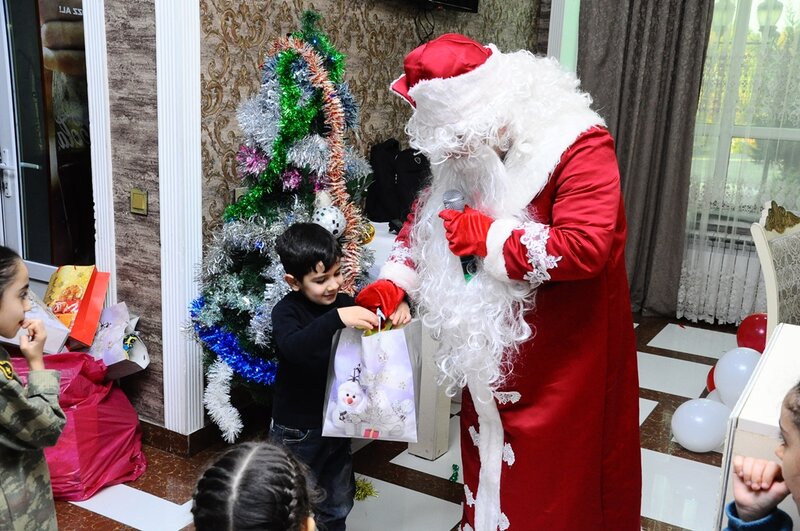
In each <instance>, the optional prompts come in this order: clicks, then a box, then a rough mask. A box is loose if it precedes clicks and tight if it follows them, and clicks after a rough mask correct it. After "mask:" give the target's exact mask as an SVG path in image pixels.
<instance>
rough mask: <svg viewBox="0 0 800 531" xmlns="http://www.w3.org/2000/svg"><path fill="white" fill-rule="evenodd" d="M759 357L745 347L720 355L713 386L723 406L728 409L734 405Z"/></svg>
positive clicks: (754, 351)
mask: <svg viewBox="0 0 800 531" xmlns="http://www.w3.org/2000/svg"><path fill="white" fill-rule="evenodd" d="M760 357H761V355H760V354H759V353H758V351H757V350H753V349H751V348H746V347H737V348H734V349H731V350H729V351H728V352H726V353H725V354H723V355H722V357H721V358H720V359H719V361H718V362H717V366H716V368H715V369H714V386H715V387H716V388H717V390H718V391H719V396H720V398H722V403H723V404H725V405H726V406H728V407H729V408H733V407H734V406H735V405H736V402H737V401H738V400H739V397H740V396H742V391H744V388H745V386H746V385H747V381H748V380H749V379H750V376H751V375H752V374H753V371H754V370H755V368H756V365H758V360H759V358H760Z"/></svg>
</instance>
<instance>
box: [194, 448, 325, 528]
mask: <svg viewBox="0 0 800 531" xmlns="http://www.w3.org/2000/svg"><path fill="white" fill-rule="evenodd" d="M308 473H309V472H308V468H307V467H306V466H305V465H304V464H303V463H301V462H300V461H298V460H297V459H296V458H295V457H294V456H292V455H291V454H290V453H289V452H287V451H286V450H285V449H284V448H283V447H281V446H277V445H275V444H272V443H266V442H259V443H244V444H240V445H237V446H234V447H233V448H231V449H229V450H228V451H226V452H225V453H224V454H223V455H222V456H221V457H220V458H219V459H218V460H217V461H216V462H215V463H214V464H212V465H211V466H210V467H209V468H208V469H207V470H206V471H205V472H204V473H203V476H202V477H201V478H200V480H199V481H198V482H197V488H196V489H195V492H194V496H193V502H192V515H193V516H194V526H195V529H196V530H197V531H221V530H236V531H315V530H316V526H315V524H314V515H313V507H314V504H316V503H317V502H318V501H319V499H320V494H319V493H318V492H317V491H316V490H314V489H313V487H312V486H311V482H310V481H309V479H308Z"/></svg>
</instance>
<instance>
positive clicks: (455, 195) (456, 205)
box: [442, 189, 464, 212]
mask: <svg viewBox="0 0 800 531" xmlns="http://www.w3.org/2000/svg"><path fill="white" fill-rule="evenodd" d="M442 203H444V207H445V208H448V209H451V210H458V211H459V212H463V211H464V194H462V193H461V190H456V189H453V190H447V191H446V192H445V193H443V194H442Z"/></svg>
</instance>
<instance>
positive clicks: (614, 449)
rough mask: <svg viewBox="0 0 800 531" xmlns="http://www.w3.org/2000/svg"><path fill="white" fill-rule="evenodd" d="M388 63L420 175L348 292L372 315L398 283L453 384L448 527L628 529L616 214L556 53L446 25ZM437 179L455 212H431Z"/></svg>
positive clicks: (630, 504)
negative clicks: (452, 506)
mask: <svg viewBox="0 0 800 531" xmlns="http://www.w3.org/2000/svg"><path fill="white" fill-rule="evenodd" d="M404 69H405V75H403V76H401V77H400V78H399V79H398V80H397V81H395V83H394V84H393V85H392V89H393V90H394V91H395V92H397V93H398V94H400V95H401V96H402V97H404V98H405V99H406V100H407V101H408V102H410V103H411V104H412V105H413V106H414V114H413V116H412V118H411V119H410V121H409V123H408V126H407V128H406V130H407V132H408V133H409V136H410V143H411V146H412V147H414V148H415V149H417V150H419V151H421V152H422V153H424V154H425V155H427V156H428V157H429V158H430V160H431V164H432V172H433V177H432V181H431V185H430V187H429V188H428V189H427V190H426V191H425V192H423V193H422V194H421V195H420V197H419V199H418V202H417V204H416V205H415V208H414V211H413V212H412V214H411V216H410V217H409V219H408V221H407V222H406V224H405V226H404V227H403V230H402V231H401V232H400V234H399V236H398V238H397V242H396V244H395V248H394V250H393V252H392V255H391V257H390V260H389V262H387V264H386V265H385V266H384V267H383V269H382V270H381V275H380V277H381V279H382V280H379V281H377V282H376V283H374V284H372V285H370V286H368V287H367V288H366V289H365V290H364V291H363V292H362V293H361V294H360V295H359V298H358V299H357V302H359V303H360V304H362V305H365V306H368V307H376V306H381V307H382V309H383V311H384V312H385V313H386V314H387V315H388V314H389V313H391V312H392V311H393V309H394V306H395V305H396V304H397V302H398V301H399V300H401V299H402V297H403V296H405V294H408V296H409V297H411V298H412V299H413V300H415V301H416V302H417V303H418V304H419V311H420V316H421V318H422V319H423V322H424V323H425V324H426V325H427V326H428V327H430V328H431V330H432V332H433V335H434V337H436V338H437V339H439V345H440V348H439V351H438V352H437V354H436V360H437V363H438V365H439V367H440V369H441V373H442V375H443V376H442V379H443V385H447V386H448V389H449V390H450V391H451V392H454V391H455V390H456V389H457V388H459V387H463V388H465V392H464V400H463V405H462V410H461V427H462V430H461V448H462V459H463V471H464V515H463V520H462V529H465V530H468V529H474V530H476V531H494V530H496V529H500V530H505V529H510V530H539V529H542V530H548V531H555V530H565V531H574V530H577V529H608V530H614V531H625V530H633V529H637V530H638V529H640V524H639V508H640V498H641V465H640V450H639V429H638V380H637V364H636V350H635V340H634V334H633V322H632V317H631V310H630V302H629V293H628V282H627V275H626V272H625V260H624V246H625V234H626V223H625V213H624V210H623V205H622V197H621V190H620V181H619V170H618V166H617V161H616V157H615V154H614V144H613V140H612V138H611V136H610V135H609V133H608V131H607V130H606V129H605V128H604V123H603V120H602V119H601V118H600V117H599V116H598V115H597V114H596V113H595V112H594V111H592V110H591V108H590V103H591V98H590V97H589V96H588V95H587V94H585V93H582V92H581V91H580V90H579V89H578V80H577V79H576V78H575V76H574V75H572V74H569V73H566V72H564V71H562V70H561V69H560V67H559V66H558V64H557V63H556V62H555V61H553V60H550V59H544V58H538V57H535V56H533V55H532V54H530V53H528V52H525V51H520V52H516V53H501V52H500V51H499V50H498V49H497V48H496V47H495V46H494V45H491V44H490V45H488V46H483V45H481V44H479V43H477V42H475V41H473V40H471V39H469V38H467V37H464V36H463V35H456V34H447V35H443V36H441V37H439V38H437V39H435V40H433V41H431V42H429V43H427V44H425V45H422V46H420V47H419V48H417V49H415V50H414V51H412V52H411V53H410V54H409V55H408V57H406V60H405V63H404ZM451 190H456V191H457V195H463V197H464V199H465V202H466V204H467V206H466V207H465V208H464V209H463V211H457V210H450V209H444V208H445V207H444V206H443V195H445V193H446V192H447V193H450V192H449V191H451ZM461 257H469V258H465V259H464V262H465V263H467V262H469V263H472V264H473V265H472V266H471V267H474V271H472V273H473V274H471V275H467V276H465V274H464V272H463V271H462V269H463V268H462V258H461Z"/></svg>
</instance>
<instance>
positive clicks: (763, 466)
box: [733, 455, 789, 522]
mask: <svg viewBox="0 0 800 531" xmlns="http://www.w3.org/2000/svg"><path fill="white" fill-rule="evenodd" d="M788 494H789V489H788V487H787V486H786V482H785V481H784V480H783V476H782V471H781V465H779V464H778V463H776V462H774V461H767V460H766V459H756V458H754V457H743V456H741V455H736V456H734V457H733V497H734V501H735V502H736V511H737V512H738V513H739V518H741V519H742V520H744V521H745V522H752V521H753V520H759V519H761V518H764V517H765V516H767V515H768V514H769V513H771V512H772V511H773V510H774V509H775V507H777V506H778V504H779V503H780V502H781V501H783V499H784V498H785V497H786V496H787V495H788Z"/></svg>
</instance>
